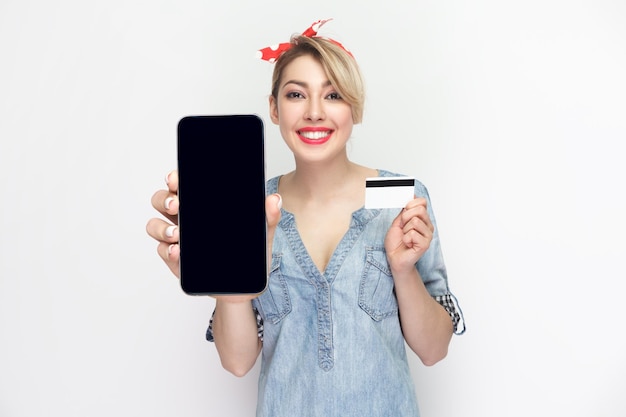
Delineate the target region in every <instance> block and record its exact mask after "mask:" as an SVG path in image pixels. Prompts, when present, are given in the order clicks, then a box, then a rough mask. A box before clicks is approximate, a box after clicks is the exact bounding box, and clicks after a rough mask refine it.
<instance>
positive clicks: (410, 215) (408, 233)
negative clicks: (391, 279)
mask: <svg viewBox="0 0 626 417" xmlns="http://www.w3.org/2000/svg"><path fill="white" fill-rule="evenodd" d="M434 231H435V227H434V226H433V224H432V222H431V221H430V216H429V215H428V210H427V202H426V199H425V198H423V197H422V198H415V199H413V200H411V201H410V202H409V203H408V204H407V205H406V206H405V207H404V208H403V209H402V211H401V212H400V214H398V216H397V217H396V218H395V219H394V221H393V223H392V224H391V226H390V227H389V231H387V236H386V237H385V251H386V252H387V260H388V261H389V265H390V266H391V269H392V271H404V270H409V269H410V268H415V263H416V262H417V261H418V260H419V259H420V258H421V257H422V255H423V254H424V252H426V250H428V248H429V246H430V242H431V240H432V239H433V233H434Z"/></svg>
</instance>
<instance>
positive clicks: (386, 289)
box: [359, 247, 398, 321]
mask: <svg viewBox="0 0 626 417" xmlns="http://www.w3.org/2000/svg"><path fill="white" fill-rule="evenodd" d="M359 307H361V309H362V310H363V311H365V312H366V313H367V314H369V315H370V317H371V318H372V319H374V320H376V321H380V320H382V319H384V318H386V317H390V316H396V315H397V314H398V300H397V299H396V295H395V293H394V285H393V277H392V276H391V270H390V269H389V264H388V263H387V256H386V255H385V251H384V249H383V248H381V247H375V248H368V249H367V256H366V259H365V268H364V271H363V276H362V277H361V283H360V285H359Z"/></svg>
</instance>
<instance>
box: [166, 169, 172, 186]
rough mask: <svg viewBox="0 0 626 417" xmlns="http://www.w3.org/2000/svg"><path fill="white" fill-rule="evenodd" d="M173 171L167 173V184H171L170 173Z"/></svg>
mask: <svg viewBox="0 0 626 417" xmlns="http://www.w3.org/2000/svg"><path fill="white" fill-rule="evenodd" d="M171 173H172V172H171V171H170V172H168V173H167V175H165V184H169V183H170V174H171Z"/></svg>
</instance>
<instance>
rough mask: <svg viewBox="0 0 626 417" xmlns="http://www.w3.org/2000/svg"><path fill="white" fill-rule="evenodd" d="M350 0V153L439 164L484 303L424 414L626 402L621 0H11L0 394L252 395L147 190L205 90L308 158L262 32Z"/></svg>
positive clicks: (167, 408)
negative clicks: (361, 112)
mask: <svg viewBox="0 0 626 417" xmlns="http://www.w3.org/2000/svg"><path fill="white" fill-rule="evenodd" d="M329 17H332V18H334V21H332V22H330V23H328V24H327V25H326V26H325V27H324V28H323V29H322V34H324V35H327V36H332V37H334V38H336V39H337V40H339V41H341V42H343V43H344V44H345V45H346V46H347V47H349V48H350V49H351V50H352V52H353V53H354V54H355V56H356V57H357V60H358V61H359V63H360V64H361V66H362V70H363V73H364V75H365V77H366V83H367V93H368V101H367V104H366V111H365V119H364V122H363V124H362V125H361V126H359V127H357V128H356V130H355V132H354V137H353V139H352V142H351V145H350V154H351V157H352V158H353V159H354V160H355V161H356V162H360V163H362V164H365V165H370V166H373V167H377V168H386V169H392V170H395V171H399V172H403V173H405V174H407V175H414V176H416V177H417V178H419V179H420V180H422V182H424V183H425V184H426V185H427V186H428V188H429V191H430V194H431V197H432V200H433V207H434V210H435V213H436V215H437V221H438V226H439V232H440V234H441V238H442V244H443V250H444V256H445V258H446V262H447V265H448V272H449V278H450V285H451V288H452V290H453V292H454V293H455V294H456V296H457V297H458V299H459V301H460V303H461V307H462V308H463V312H464V313H465V317H466V319H467V323H468V331H467V333H466V334H465V335H463V336H461V337H455V338H454V339H453V342H452V345H451V348H450V352H449V355H448V357H447V358H446V360H444V361H443V362H440V363H439V364H437V365H436V366H434V367H431V368H425V367H424V366H422V365H420V364H418V363H417V361H416V360H415V359H413V360H412V363H411V365H412V366H413V369H414V376H415V380H416V382H417V391H418V396H419V399H420V403H421V408H422V414H423V416H425V417H460V416H472V417H473V416H477V417H490V416H494V417H495V416H498V417H500V416H527V415H533V416H555V415H556V416H565V415H567V416H590V415H593V416H596V417H598V416H617V415H626V404H625V403H624V401H623V394H624V392H625V389H626V360H625V359H624V355H623V353H624V352H625V351H626V341H625V339H624V337H623V335H622V332H623V323H624V320H623V307H622V304H621V303H622V301H621V300H622V299H623V293H622V291H623V288H624V285H623V282H624V279H625V278H626V274H625V269H624V266H623V264H624V263H623V258H624V250H625V249H626V245H625V243H624V234H625V233H626V220H624V218H625V216H624V213H625V212H626V199H625V198H624V186H623V180H624V179H625V178H626V169H625V168H624V162H623V160H624V150H623V149H624V144H623V142H624V141H625V139H626V77H625V74H626V25H625V24H624V22H626V3H624V2H623V1H620V0H614V1H610V0H582V1H565V0H541V1H540V0H529V1H524V2H510V1H506V2H505V1H495V0H491V1H489V0H476V1H420V0H414V1H411V2H408V1H406V2H404V1H397V0H396V1H392V0H390V1H385V2H377V3H375V2H370V3H364V2H363V1H353V0H345V1H336V0H328V1H327V0H320V1H317V2H314V3H310V2H307V3H298V2H293V1H292V0H289V1H288V0H284V1H279V0H272V1H262V2H260V1H251V0H250V1H247V2H246V1H242V0H233V1H221V2H217V1H197V0H196V1H193V0H176V1H174V0H152V1H147V0H145V1H142V0H109V1H106V2H105V1H79V0H60V1H55V2H46V1H41V0H40V1H36V0H2V1H1V2H0V62H1V63H0V191H1V194H0V197H1V199H2V200H1V202H0V213H1V215H0V232H1V234H0V244H1V247H0V249H1V250H0V416H2V417H22V416H29V417H32V416H65V417H74V416H81V417H82V416H90V417H100V416H107V417H109V416H152V417H158V416H168V417H170V416H184V417H195V416H229V417H237V416H251V415H253V410H254V405H255V400H256V390H255V387H256V377H257V375H258V364H257V367H255V368H254V370H253V371H252V372H251V373H250V374H249V375H248V376H246V377H244V378H236V377H234V376H232V375H230V374H228V373H227V372H226V371H224V370H223V369H222V368H221V366H220V364H219V360H218V357H217V353H216V351H215V349H214V346H213V345H211V344H210V343H208V342H206V341H205V339H204V332H205V329H206V325H207V323H208V319H209V315H210V313H211V311H212V308H213V303H212V300H211V299H209V298H194V297H190V296H187V295H185V294H184V293H183V292H182V291H181V290H180V288H179V286H178V282H177V280H176V279H175V278H174V277H173V276H172V275H171V274H170V273H169V271H168V270H167V268H166V267H165V266H164V264H163V263H162V262H161V260H160V259H159V258H158V256H157V255H156V251H155V248H156V244H155V242H154V241H152V240H151V239H150V238H149V237H148V236H147V234H146V233H145V224H146V222H147V220H148V219H149V218H150V217H153V216H154V215H155V214H156V212H154V211H153V209H152V208H151V206H150V197H151V195H152V193H153V192H154V191H156V190H157V189H159V188H162V187H164V180H163V179H164V176H165V174H166V173H167V172H168V171H169V170H171V169H173V168H174V167H175V132H176V131H175V127H176V123H177V122H178V120H179V119H180V118H181V117H182V116H184V115H188V114H213V113H257V114H259V115H261V116H262V117H263V118H264V119H265V120H266V123H267V129H266V139H267V163H268V166H267V168H268V175H274V174H277V173H282V172H285V171H287V170H289V169H291V168H292V161H291V157H290V153H289V152H288V149H287V148H286V147H285V146H284V144H283V143H282V139H281V138H280V136H279V134H278V130H277V129H276V127H275V126H274V125H271V123H270V121H269V118H268V117H267V97H268V94H269V88H270V85H269V84H270V74H271V69H272V66H271V64H268V63H266V62H263V61H258V60H256V59H255V51H256V49H258V48H261V47H264V46H267V45H270V44H274V43H278V42H282V41H285V40H287V39H288V38H289V36H290V35H291V34H293V33H296V32H301V31H303V30H304V29H305V28H306V27H307V26H308V25H309V24H310V23H312V22H313V21H314V20H317V19H320V18H329ZM215 151H216V152H219V143H216V148H215ZM242 151H245V144H243V143H242ZM227 168H230V169H232V172H235V171H236V170H237V166H236V161H233V163H232V164H231V165H230V166H229V167H227ZM225 174H228V172H225ZM212 204H221V205H223V207H224V212H225V215H226V213H227V211H228V202H226V201H221V200H220V199H219V191H218V192H217V194H216V195H215V197H214V199H213V200H212ZM209 220H212V221H220V220H219V219H209ZM213 243H217V244H219V240H218V239H217V238H216V241H215V242H213Z"/></svg>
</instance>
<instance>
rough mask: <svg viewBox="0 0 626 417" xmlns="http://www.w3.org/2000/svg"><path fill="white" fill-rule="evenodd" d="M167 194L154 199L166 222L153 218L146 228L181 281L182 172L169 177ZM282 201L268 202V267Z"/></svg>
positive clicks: (273, 198)
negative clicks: (179, 230)
mask: <svg viewBox="0 0 626 417" xmlns="http://www.w3.org/2000/svg"><path fill="white" fill-rule="evenodd" d="M165 182H166V184H167V190H158V191H157V192H155V193H154V194H153V195H152V207H154V208H155V209H156V210H157V211H158V212H159V213H160V214H161V215H162V216H163V217H165V219H163V218H156V217H155V218H152V219H150V220H149V221H148V223H147V225H146V231H147V232H148V235H150V237H152V238H153V239H155V240H156V241H157V242H158V246H157V253H158V254H159V256H160V257H161V259H163V261H164V262H165V264H166V265H167V266H168V268H169V269H170V271H172V273H173V274H174V275H176V276H177V277H178V278H180V268H179V266H180V248H179V246H178V236H179V233H178V207H179V202H178V171H172V172H170V173H169V174H167V176H166V177H165ZM281 206H282V198H281V196H280V194H272V195H269V196H267V198H266V199H265V216H266V220H267V245H268V247H267V253H268V265H270V264H271V260H272V242H273V241H274V232H275V230H276V225H277V224H278V221H279V220H280V208H281Z"/></svg>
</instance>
